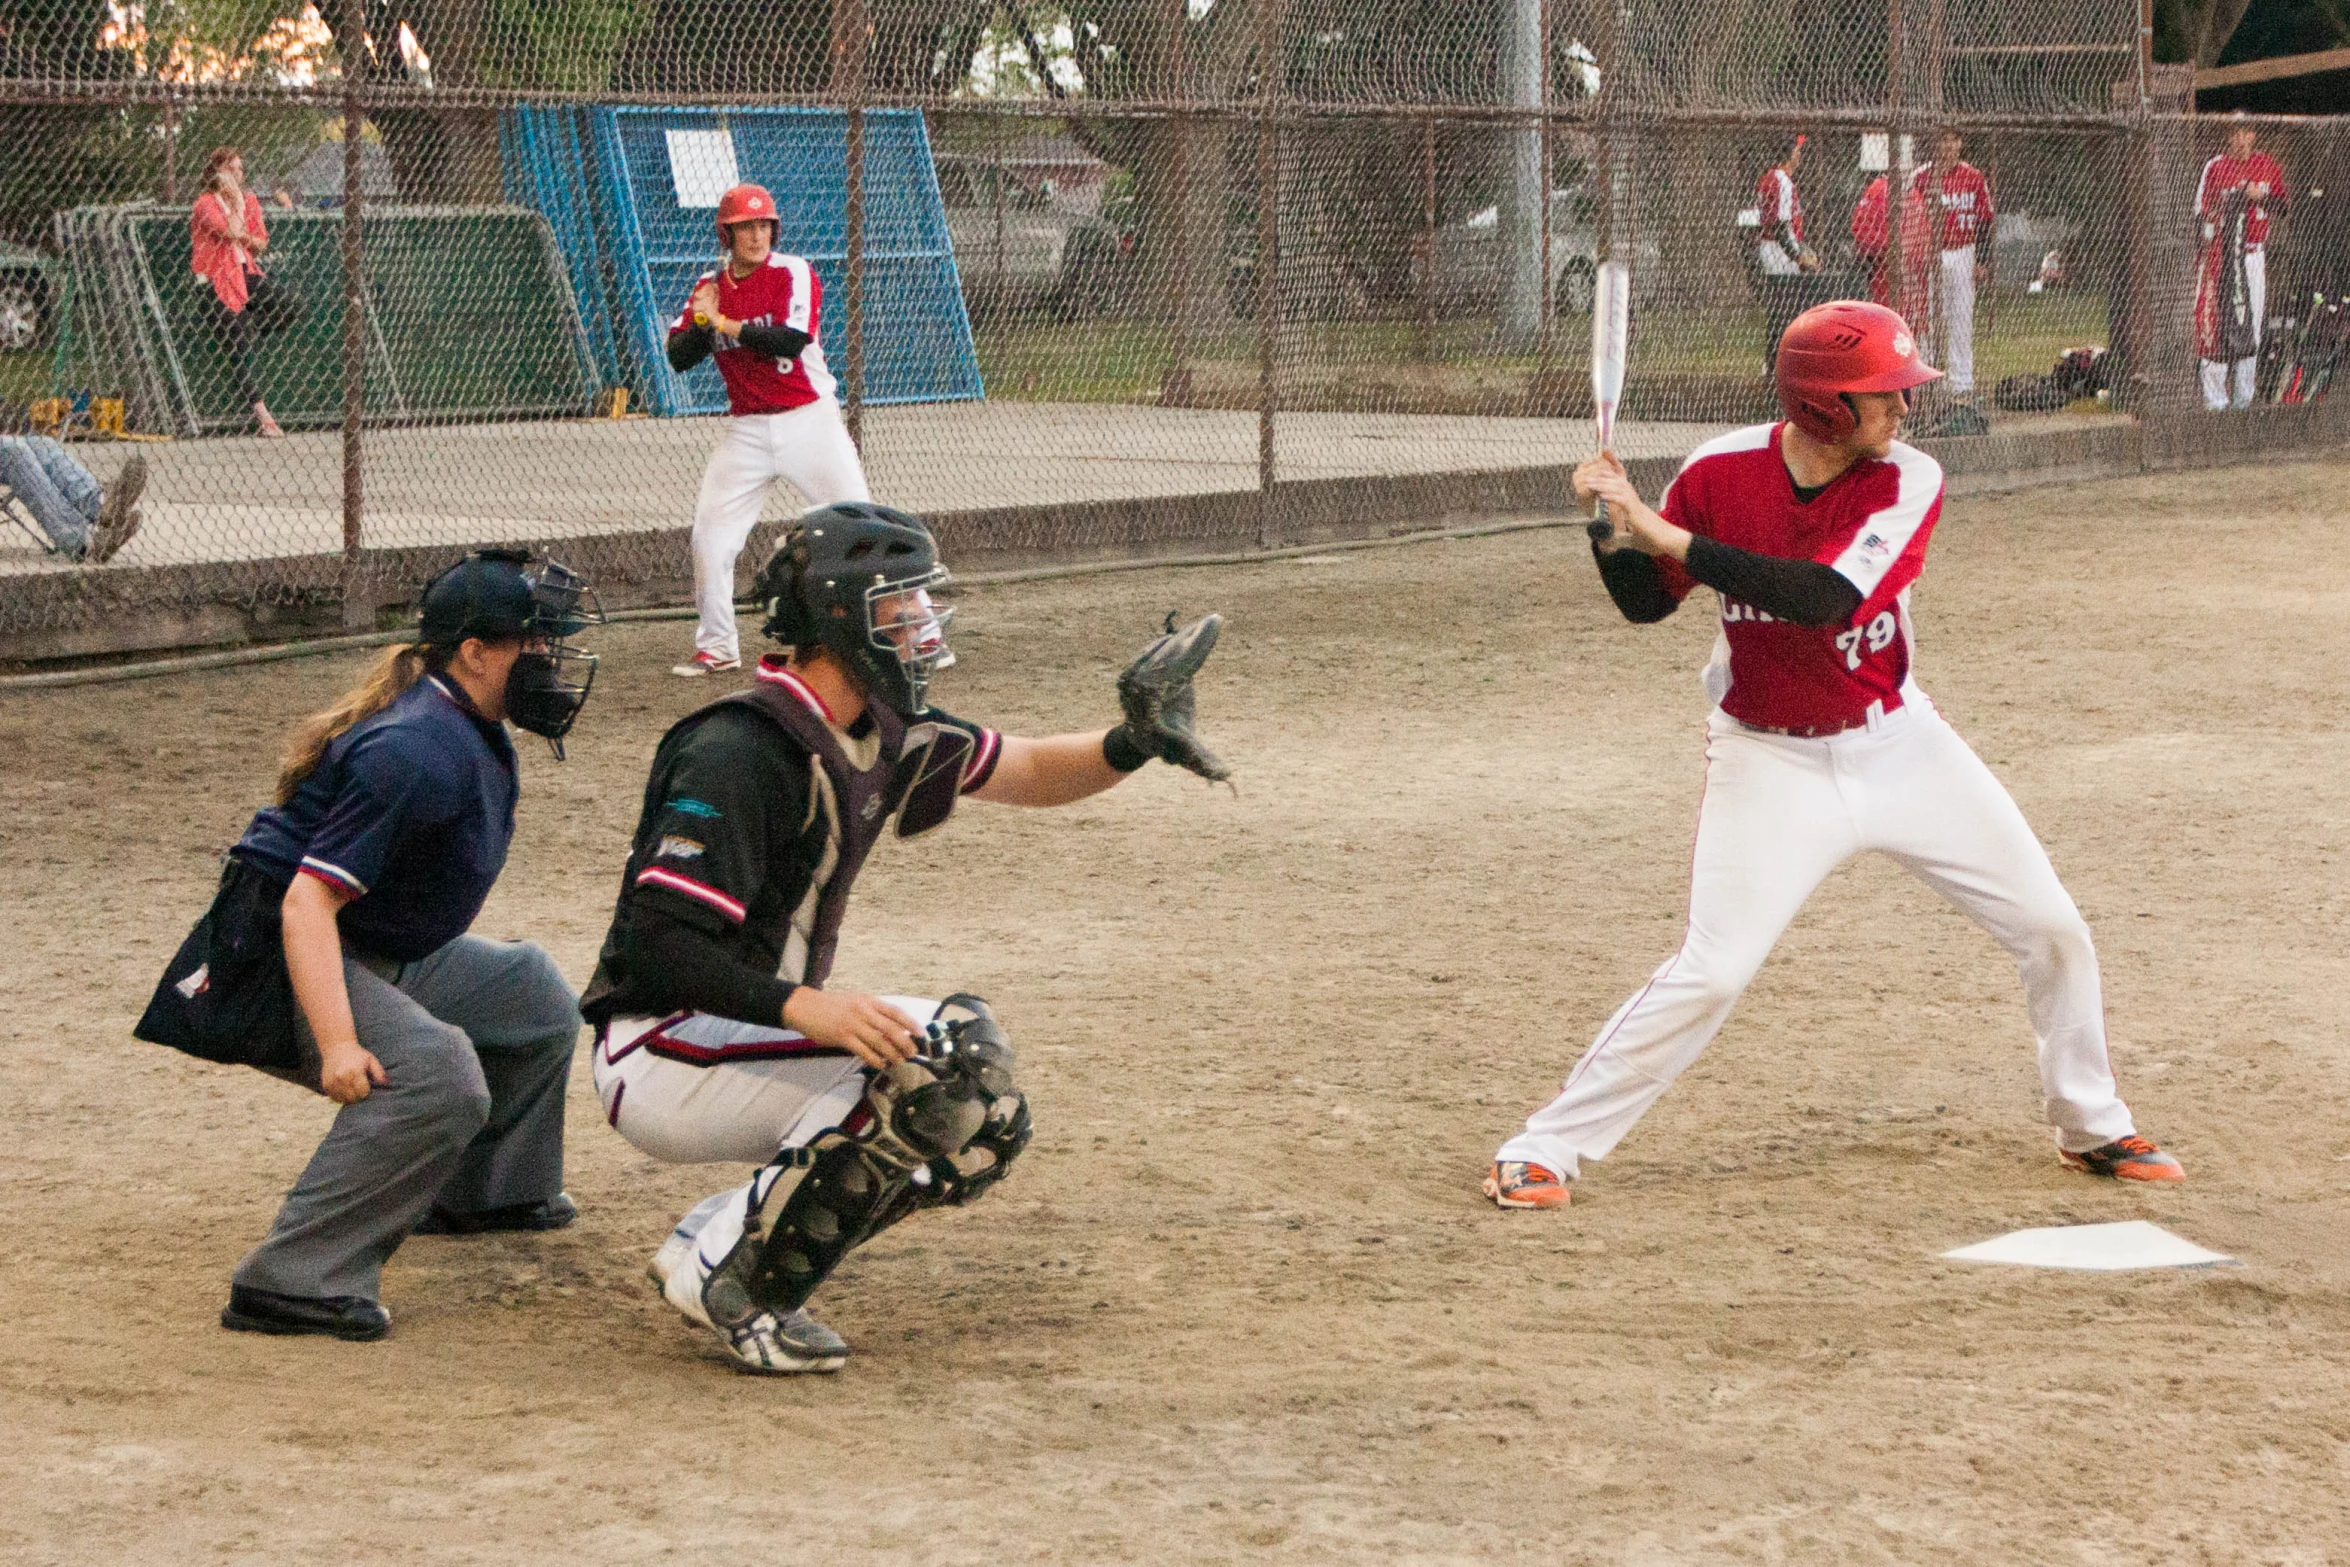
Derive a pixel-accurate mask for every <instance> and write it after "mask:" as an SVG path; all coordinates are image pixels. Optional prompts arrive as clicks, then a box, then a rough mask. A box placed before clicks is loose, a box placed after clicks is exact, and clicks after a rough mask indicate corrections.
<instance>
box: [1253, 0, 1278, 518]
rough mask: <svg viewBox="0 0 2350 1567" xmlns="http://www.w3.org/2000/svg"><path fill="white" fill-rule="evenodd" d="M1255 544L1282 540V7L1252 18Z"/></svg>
mask: <svg viewBox="0 0 2350 1567" xmlns="http://www.w3.org/2000/svg"><path fill="white" fill-rule="evenodd" d="M1257 24H1258V25H1257V543H1258V545H1259V546H1260V547H1262V548H1265V549H1270V548H1272V547H1273V545H1274V544H1275V543H1276V542H1277V541H1278V540H1279V538H1280V536H1281V526H1280V519H1279V517H1278V516H1276V515H1275V511H1274V502H1273V421H1274V414H1275V411H1276V410H1275V403H1276V400H1277V398H1278V395H1279V394H1278V392H1277V390H1276V379H1277V378H1276V377H1275V375H1274V366H1273V355H1274V349H1275V347H1276V344H1277V339H1278V338H1279V335H1280V321H1281V162H1280V136H1281V4H1280V0H1259V10H1258V12H1257Z"/></svg>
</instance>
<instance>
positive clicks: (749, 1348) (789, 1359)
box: [718, 1308, 849, 1376]
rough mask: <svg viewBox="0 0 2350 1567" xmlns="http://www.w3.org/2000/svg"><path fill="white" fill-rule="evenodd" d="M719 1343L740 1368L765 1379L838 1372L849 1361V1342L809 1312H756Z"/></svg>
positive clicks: (722, 1335)
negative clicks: (806, 1373) (798, 1374)
mask: <svg viewBox="0 0 2350 1567" xmlns="http://www.w3.org/2000/svg"><path fill="white" fill-rule="evenodd" d="M718 1342H719V1343H720V1344H722V1345H724V1346H725V1347H726V1353H727V1356H728V1358H729V1359H731V1360H732V1361H733V1362H734V1363H735V1364H736V1365H737V1366H740V1367H741V1368H742V1369H743V1370H745V1371H751V1372H756V1373H758V1374H759V1375H761V1376H791V1375H795V1374H797V1373H801V1372H811V1371H814V1372H823V1371H838V1370H839V1369H840V1368H841V1367H842V1366H844V1365H846V1364H847V1363H848V1358H849V1341H848V1340H847V1339H844V1338H842V1337H841V1336H840V1335H839V1334H838V1333H835V1332H833V1331H832V1329H830V1328H828V1327H826V1326H825V1325H824V1324H823V1323H821V1322H818V1321H817V1320H816V1319H815V1318H814V1317H811V1316H809V1315H808V1313H807V1310H806V1309H805V1308H802V1309H800V1310H798V1311H787V1312H776V1311H758V1312H754V1313H752V1315H751V1316H750V1317H749V1318H748V1319H747V1320H745V1321H743V1322H741V1323H739V1324H737V1325H736V1326H734V1327H731V1328H720V1329H719V1330H718Z"/></svg>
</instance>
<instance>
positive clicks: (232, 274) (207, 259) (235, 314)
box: [188, 147, 302, 440]
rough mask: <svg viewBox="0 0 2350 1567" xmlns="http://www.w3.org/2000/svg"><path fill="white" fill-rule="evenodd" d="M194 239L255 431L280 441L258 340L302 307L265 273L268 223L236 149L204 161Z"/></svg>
mask: <svg viewBox="0 0 2350 1567" xmlns="http://www.w3.org/2000/svg"><path fill="white" fill-rule="evenodd" d="M188 239H189V243H190V251H191V260H192V264H193V266H194V267H195V270H196V276H197V277H199V278H201V279H203V280H204V281H205V282H207V283H210V284H211V285H212V307H213V308H212V311H211V315H212V331H213V335H214V336H215V337H216V338H218V339H219V342H220V347H221V351H222V352H223V353H225V354H227V355H228V361H229V365H230V367H231V368H232V369H233V370H234V371H235V373H236V377H237V391H238V393H239V394H240V395H241V396H242V397H243V398H244V400H245V402H246V403H247V404H248V405H250V406H251V408H252V410H253V423H254V425H255V427H256V428H258V429H259V430H260V431H261V433H262V434H263V435H265V436H268V437H270V438H271V439H272V440H275V439H278V438H280V437H282V436H283V435H284V434H285V431H283V430H281V429H279V428H278V425H277V420H276V419H274V418H272V417H271V415H270V412H269V405H268V404H267V403H265V402H263V401H262V400H261V388H260V387H259V386H258V385H257V384H256V383H255V382H254V380H253V341H254V338H255V337H256V336H262V337H266V336H269V335H270V334H272V333H276V332H282V331H284V330H285V329H286V328H287V327H289V326H291V325H293V324H294V322H295V321H296V320H298V319H299V318H300V316H301V314H302V308H301V304H300V302H299V301H297V300H296V299H294V297H293V296H292V295H290V294H288V293H287V292H286V291H285V290H284V289H282V288H280V287H278V286H277V284H276V283H274V282H272V281H271V280H270V278H269V276H268V275H267V274H266V273H264V272H263V271H262V270H261V265H260V258H261V257H262V256H263V255H264V254H266V253H267V252H268V250H269V225H268V224H266V223H264V222H262V221H261V198H260V197H259V196H256V195H255V194H253V192H251V191H250V190H247V189H246V188H245V160H244V158H243V157H241V156H240V155H239V154H238V152H237V149H236V148H234V147H215V148H213V149H212V156H211V157H209V158H207V159H205V160H204V178H203V181H202V189H201V190H200V192H199V193H198V194H197V197H196V205H195V207H194V209H193V210H192V211H191V212H190V213H189V214H188Z"/></svg>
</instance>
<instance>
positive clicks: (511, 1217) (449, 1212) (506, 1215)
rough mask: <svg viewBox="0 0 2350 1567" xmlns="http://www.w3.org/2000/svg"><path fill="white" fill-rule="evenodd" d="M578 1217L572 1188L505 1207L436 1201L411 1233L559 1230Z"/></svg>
mask: <svg viewBox="0 0 2350 1567" xmlns="http://www.w3.org/2000/svg"><path fill="white" fill-rule="evenodd" d="M578 1217H579V1204H577V1203H575V1202H573V1201H572V1200H571V1194H570V1193H569V1192H557V1193H556V1194H555V1195H554V1196H552V1197H549V1198H547V1199H546V1200H545V1201H544V1202H518V1203H510V1204H508V1205H507V1206H506V1207H503V1208H477V1209H475V1210H474V1211H473V1212H471V1213H459V1212H457V1211H456V1210H455V1209H453V1208H443V1207H440V1206H438V1205H435V1206H434V1207H433V1208H431V1209H430V1210H428V1211H427V1212H426V1214H425V1216H424V1217H423V1218H421V1219H419V1220H417V1221H416V1228H414V1229H412V1230H410V1231H409V1232H408V1233H409V1234H411V1235H487V1234H489V1233H490V1232H491V1231H493V1230H559V1229H561V1228H563V1226H565V1225H566V1224H569V1223H570V1222H571V1221H572V1220H574V1219H576V1218H578Z"/></svg>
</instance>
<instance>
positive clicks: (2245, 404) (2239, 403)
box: [2195, 250, 2268, 413]
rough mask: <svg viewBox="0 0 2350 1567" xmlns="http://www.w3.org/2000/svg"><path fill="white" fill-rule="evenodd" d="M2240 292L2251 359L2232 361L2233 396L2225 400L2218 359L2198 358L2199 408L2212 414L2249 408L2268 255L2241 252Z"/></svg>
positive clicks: (2263, 318) (2223, 370)
mask: <svg viewBox="0 0 2350 1567" xmlns="http://www.w3.org/2000/svg"><path fill="white" fill-rule="evenodd" d="M2244 292H2245V293H2247V294H2250V295H2251V296H2252V299H2251V305H2252V357H2251V358H2249V359H2239V360H2237V361H2236V395H2235V399H2234V401H2233V402H2231V401H2230V400H2229V398H2228V366H2227V364H2226V362H2225V361H2223V360H2218V359H2198V360H2197V361H2196V362H2195V363H2196V364H2197V366H2198V367H2199V368H2200V369H2201V370H2202V372H2203V406H2204V407H2206V408H2208V409H2210V410H2211V411H2212V412H2213V413H2217V412H2219V411H2220V410H2221V409H2223V408H2249V407H2251V406H2252V389H2253V386H2254V384H2255V381H2256V378H2257V377H2258V375H2259V371H2260V339H2261V336H2262V333H2263V329H2264V328H2266V326H2267V325H2268V252H2266V251H2265V250H2247V251H2245V252H2244Z"/></svg>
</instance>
